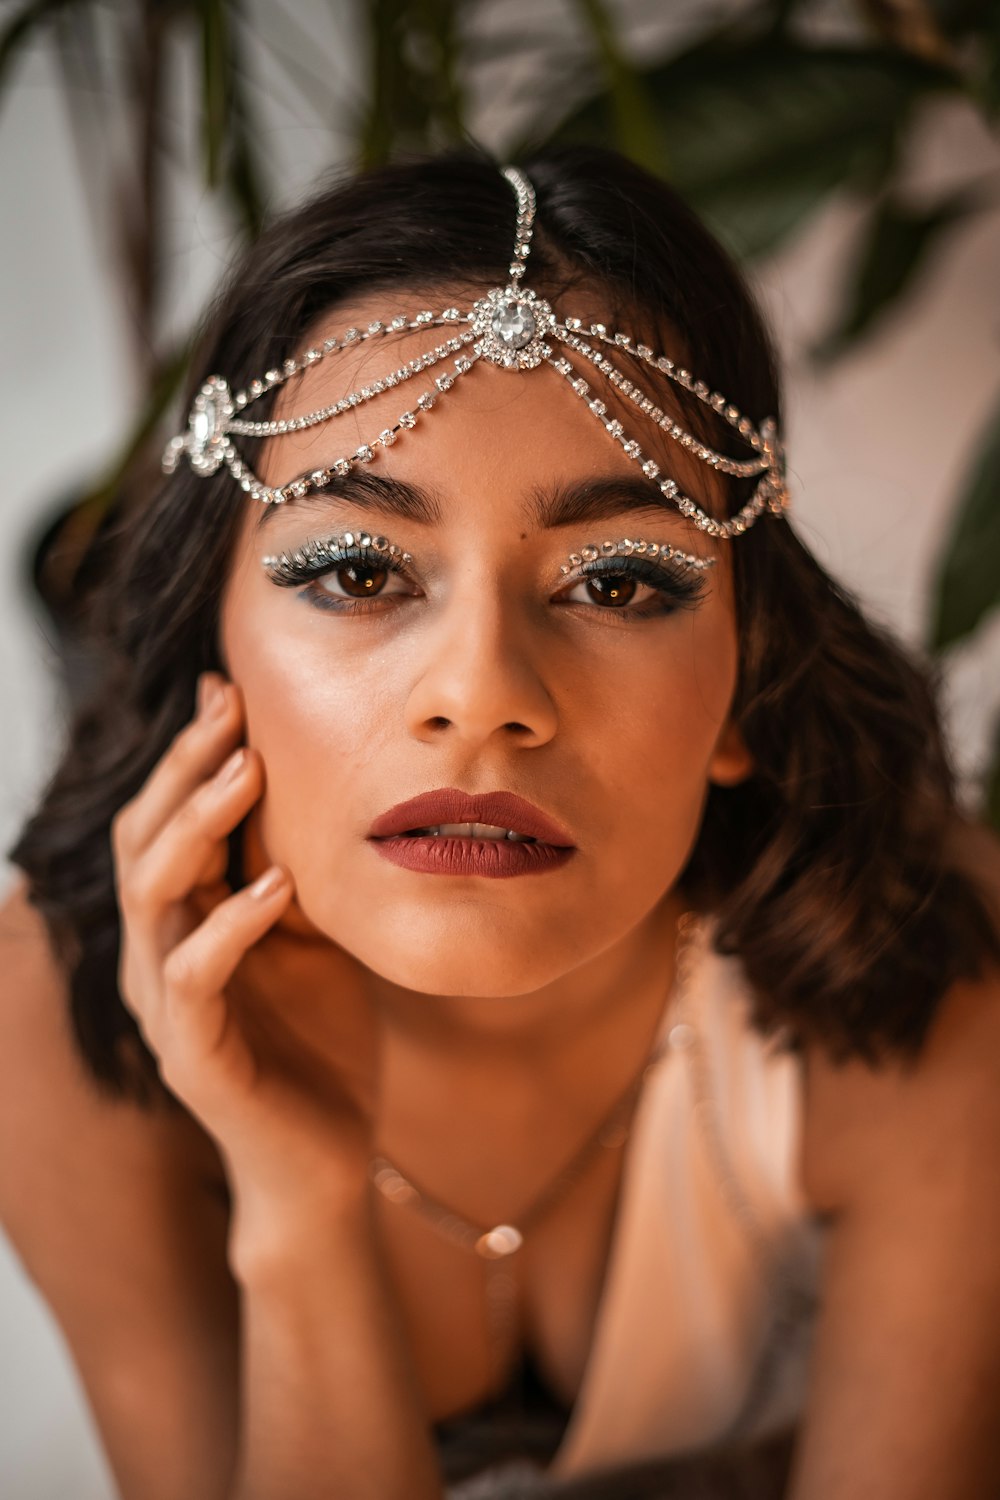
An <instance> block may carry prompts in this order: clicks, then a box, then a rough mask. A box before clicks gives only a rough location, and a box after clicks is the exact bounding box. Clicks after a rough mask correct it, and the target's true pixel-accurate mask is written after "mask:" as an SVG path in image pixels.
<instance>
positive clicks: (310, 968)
mask: <svg viewBox="0 0 1000 1500" xmlns="http://www.w3.org/2000/svg"><path fill="white" fill-rule="evenodd" d="M242 726H243V710H242V701H241V698H240V695H239V691H238V689H237V688H236V687H235V686H234V685H233V684H232V683H227V682H225V680H224V679H223V678H221V677H219V676H218V675H216V674H206V675H205V676H204V677H203V678H202V679H201V682H200V683H199V707H198V712H197V714H196V716H195V718H194V719H193V720H192V721H191V723H190V724H188V725H187V726H186V727H185V728H184V729H183V730H182V731H181V732H180V733H179V734H178V735H177V737H176V738H175V740H174V741H173V743H172V744H171V746H170V748H169V749H168V750H167V752H166V754H165V755H164V756H163V757H162V759H161V760H160V761H159V763H158V764H157V765H156V766H155V767H154V769H153V771H152V773H151V774H150V776H149V778H148V779H147V781H146V783H145V784H144V786H143V787H142V789H141V790H140V791H139V792H138V793H137V795H136V796H135V797H134V798H133V799H132V800H131V801H130V802H129V803H127V804H126V805H125V806H124V807H123V808H121V809H120V811H119V812H118V814H117V815H116V817H115V819H114V822H113V826H112V846H113V850H114V858H115V870H116V886H117V894H118V903H119V908H120V912H121V919H122V941H121V956H120V963H119V970H118V980H119V987H120V990H121V994H122V997H123V999H124V1000H125V1003H126V1004H127V1005H128V1006H129V1008H130V1010H131V1011H132V1012H133V1014H134V1015H135V1017H136V1019H137V1021H138V1023H139V1027H140V1029H141V1031H142V1034H143V1037H144V1038H145V1040H146V1042H147V1044H148V1046H149V1047H150V1048H151V1050H152V1051H153V1052H154V1053H155V1055H156V1057H157V1059H158V1062H159V1068H160V1075H161V1077H162V1079H163V1081H164V1083H165V1084H166V1085H167V1087H168V1088H169V1089H170V1090H171V1092H172V1093H174V1094H175V1095H176V1096H177V1098H178V1099H180V1101H181V1102H182V1103H183V1104H184V1105H185V1106H186V1107H187V1108H188V1109H189V1110H190V1111H191V1112H192V1114H193V1115H194V1116H196V1118H197V1119H198V1120H199V1121H200V1122H201V1124H202V1125H203V1126H204V1127H205V1129H206V1130H207V1131H208V1132H209V1133H210V1134H211V1136H212V1137H213V1138H214V1140H215V1141H216V1143H217V1145H218V1147H219V1149H220V1152H221V1154H222V1156H223V1159H224V1162H225V1165H226V1168H227V1172H228V1175H229V1178H230V1187H231V1190H232V1192H233V1199H234V1211H235V1215H236V1218H237V1220H238V1221H239V1222H240V1223H241V1224H242V1225H243V1226H244V1232H245V1233H246V1232H250V1233H251V1234H253V1233H256V1232H258V1231H262V1232H266V1225H267V1224H269V1223H272V1222H274V1219H275V1211H276V1210H277V1211H278V1212H279V1213H280V1214H282V1215H287V1213H289V1212H291V1213H292V1214H293V1216H294V1215H302V1216H304V1217H305V1218H306V1219H308V1217H309V1216H310V1215H314V1214H316V1213H322V1211H323V1207H324V1204H326V1203H327V1202H328V1201H329V1200H330V1199H331V1196H332V1197H333V1199H334V1200H335V1199H336V1197H337V1195H338V1194H342V1192H343V1191H344V1190H345V1189H346V1190H347V1191H348V1192H349V1193H350V1194H352V1195H354V1196H357V1194H358V1192H359V1191H360V1189H361V1187H362V1185H363V1184H365V1182H366V1171H367V1162H368V1157H369V1155H370V1150H371V1140H372V1131H373V1115H374V1105H375V1095H376V1077H377V1053H378V1026H377V1018H376V1017H375V1015H374V1014H373V1010H372V1006H371V1004H370V1003H369V1000H368V996H367V994H366V991H365V986H364V975H365V973H366V971H365V970H364V969H363V967H362V966H361V965H359V964H358V963H357V962H356V960H354V959H353V958H351V957H350V955H349V954H347V953H345V952H344V950H343V949H341V948H339V947H338V946H337V945H336V944H335V943H333V942H332V941H330V940H329V939H327V938H325V937H323V936H322V935H321V934H316V937H315V939H311V938H303V937H302V936H301V935H300V934H299V932H296V933H295V934H294V935H290V934H289V933H287V932H283V931H282V929H281V925H280V922H281V918H282V917H283V916H285V915H287V914H290V913H291V910H292V906H293V882H292V880H291V877H290V875H289V874H288V872H287V871H285V870H283V869H282V868H281V867H279V866H273V867H272V868H271V869H270V870H268V871H266V872H265V873H264V874H263V875H262V876H261V877H260V878H259V879H258V880H257V881H256V882H255V883H254V884H253V885H251V886H249V887H248V888H246V889H245V890H240V891H237V892H236V893H235V894H234V893H233V892H232V890H231V889H230V887H229V886H228V885H227V884H226V883H225V880H224V878H223V877H224V874H225V870H226V865H227V837H228V835H229V834H230V833H231V832H232V830H233V829H234V828H235V827H236V825H237V824H238V823H239V822H240V821H241V820H242V819H243V818H244V817H245V816H246V815H247V813H248V812H249V810H250V809H251V807H252V806H253V804H254V803H255V802H256V801H257V800H258V798H259V797H260V795H261V793H262V791H263V786H264V768H263V764H262V762H261V760H260V757H259V756H258V755H257V754H256V753H255V752H254V751H253V750H252V749H249V748H248V747H246V746H240V748H238V749H237V746H238V745H239V744H240V741H241V739H242ZM301 925H302V924H301V923H297V924H296V926H297V927H299V929H300V930H301ZM248 1223H249V1224H252V1226H253V1229H252V1231H248V1230H247V1225H248Z"/></svg>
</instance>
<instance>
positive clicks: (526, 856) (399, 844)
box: [369, 834, 576, 880]
mask: <svg viewBox="0 0 1000 1500" xmlns="http://www.w3.org/2000/svg"><path fill="white" fill-rule="evenodd" d="M369 842H370V843H372V844H374V846H375V848H376V850H377V851H378V853H379V854H381V856H382V858H383V859H389V860H391V861H392V863H393V864H394V865H400V866H402V868H403V869H404V870H418V871H420V872H421V873H422V874H424V875H481V876H483V877H484V878H485V879H486V880H506V879H508V878H509V877H510V876H511V875H545V874H547V873H548V871H549V870H558V869H560V868H561V867H562V866H563V865H564V864H566V862H567V861H568V860H569V859H570V858H571V857H572V855H573V854H575V853H576V850H575V849H574V848H573V846H572V845H570V846H559V845H556V844H525V843H521V842H519V841H516V840H514V839H473V838H462V837H460V836H459V835H457V834H455V835H449V834H443V835H441V834H438V835H437V836H435V835H434V834H427V835H426V836H420V837H417V838H406V837H404V836H403V835H397V836H396V837H394V838H387V839H370V840H369Z"/></svg>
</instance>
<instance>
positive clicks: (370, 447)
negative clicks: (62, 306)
mask: <svg viewBox="0 0 1000 1500" xmlns="http://www.w3.org/2000/svg"><path fill="white" fill-rule="evenodd" d="M502 172H503V175H504V177H505V178H506V179H507V181H508V182H509V183H510V185H511V187H512V188H513V190H514V192H515V194H516V196H517V232H516V237H515V245H514V258H513V260H512V261H511V264H510V269H509V273H508V275H509V281H508V284H507V286H506V287H494V288H492V290H490V291H488V292H487V293H486V294H485V296H483V297H480V299H479V300H478V302H475V303H474V304H473V306H472V309H471V310H470V311H466V312H463V311H462V309H461V308H458V307H446V308H445V310H444V311H443V312H442V313H441V314H440V315H438V316H436V315H435V314H434V313H432V312H429V311H425V312H418V313H417V315H416V317H414V318H412V319H410V318H407V317H405V316H403V315H402V314H400V315H398V316H396V317H394V318H392V319H391V320H390V321H389V322H387V323H382V322H374V323H370V324H369V325H368V327H367V328H366V329H358V328H348V329H347V331H346V332H345V333H343V334H342V335H341V336H340V338H328V339H326V340H325V342H324V343H322V344H320V345H318V346H316V347H315V348H312V349H307V350H306V352H305V353H304V354H303V355H301V356H300V357H299V358H298V359H286V360H285V361H284V363H283V364H282V365H281V366H280V368H277V367H276V368H275V369H273V370H268V371H267V373H266V374H265V375H264V377H263V379H260V380H252V381H251V382H250V384H249V385H248V386H247V387H246V389H245V390H241V391H238V392H236V393H235V394H234V393H233V392H232V391H231V390H230V388H229V385H228V384H227V382H226V381H225V380H224V379H223V378H222V376H221V375H212V376H211V377H210V378H209V379H208V380H206V382H205V384H204V385H203V386H202V388H201V390H200V391H199V392H198V394H197V396H196V397H195V399H194V403H193V405H192V407H191V412H190V415H189V417H188V425H187V431H186V432H184V433H182V434H181V435H180V436H178V437H175V438H172V439H171V440H170V442H169V443H168V444H167V447H166V449H165V450H164V454H163V468H164V469H165V470H166V471H167V472H168V473H171V472H172V471H173V470H174V469H175V468H176V467H177V464H178V463H179V461H180V458H181V455H182V454H186V455H187V458H188V461H189V462H190V464H191V467H192V468H193V469H194V470H195V472H196V473H197V474H203V475H208V474H214V473H215V472H216V470H217V469H219V468H220V467H221V466H222V465H223V464H225V465H226V467H227V468H228V470H229V472H230V473H231V474H232V476H233V478H234V479H236V480H237V481H238V482H239V484H240V485H241V486H242V488H243V489H244V490H245V491H246V492H247V494H249V495H251V496H252V497H253V498H254V499H255V500H261V501H263V502H264V503H265V504H271V505H273V504H280V503H282V502H284V501H286V500H296V499H299V498H300V497H301V496H303V495H306V494H308V493H309V491H310V490H322V489H323V488H324V486H325V485H327V484H329V483H330V481H331V479H332V478H333V477H334V476H335V475H344V474H349V473H350V471H351V470H352V469H353V468H354V467H355V465H356V464H368V463H371V461H372V459H373V458H374V457H375V454H376V451H377V449H378V448H379V447H380V446H381V447H383V448H388V447H390V446H391V444H393V443H394V442H395V441H396V438H397V437H398V436H399V434H400V432H402V431H404V430H405V429H408V428H411V427H414V426H416V423H417V419H418V418H419V417H420V416H421V415H422V414H423V413H425V412H428V411H430V409H431V408H432V407H433V406H434V404H435V402H436V401H437V400H438V399H439V397H440V396H441V395H442V394H443V393H444V392H446V391H448V390H450V389H451V387H452V386H453V385H454V384H455V381H456V380H457V379H459V378H460V377H461V376H463V375H466V374H467V373H468V372H469V370H471V369H472V367H473V365H475V364H476V363H477V362H478V361H479V360H481V359H486V360H489V361H490V363H491V364H494V365H499V366H500V367H501V368H502V369H506V370H533V369H535V368H536V367H537V366H538V365H540V364H543V363H544V364H547V365H549V366H550V367H551V368H552V369H553V370H555V371H556V372H557V373H558V374H559V375H561V376H562V377H563V379H564V380H565V381H566V382H567V384H568V385H569V387H570V389H571V390H572V391H574V392H575V393H576V395H577V396H579V397H580V399H581V400H582V401H584V402H585V403H586V404H587V407H588V409H589V410H590V411H591V412H592V413H593V415H594V416H595V417H596V418H597V420H598V421H599V422H600V423H601V424H602V425H603V426H604V428H605V429H606V430H607V432H608V433H609V434H610V436H611V437H612V438H614V439H615V441H616V442H618V443H620V444H621V447H622V448H623V450H624V451H625V453H626V454H627V455H628V457H629V458H631V459H633V460H634V461H635V463H637V464H638V465H639V466H640V468H641V469H642V472H643V474H645V475H646V477H647V478H648V479H652V480H654V481H655V482H656V483H657V484H658V486H659V488H660V490H661V491H662V492H663V494H664V495H665V496H666V497H667V499H669V500H671V501H672V502H673V503H674V505H676V507H677V509H678V510H679V511H680V512H681V513H682V514H683V515H685V516H686V517H687V518H688V519H689V520H690V521H691V522H692V523H693V524H694V525H695V526H697V527H698V528H699V529H700V530H701V531H704V532H706V533H707V534H708V535H709V536H714V537H722V538H730V537H733V536H738V535H740V534H741V533H742V532H744V531H746V530H747V528H748V527H749V526H752V525H753V523H754V521H755V520H756V519H757V517H758V516H759V515H760V514H761V513H762V512H763V511H764V510H768V511H770V512H771V513H772V514H773V515H776V516H777V515H781V513H782V511H783V510H784V509H785V507H786V506H787V505H788V501H789V497H788V490H787V486H786V483H785V464H784V453H783V449H782V445H781V443H780V441H779V439H778V432H777V424H776V423H775V421H774V420H773V418H771V417H767V418H765V420H764V421H762V422H761V423H760V425H759V426H756V427H755V426H754V424H753V423H752V422H751V421H750V420H749V418H747V417H744V416H743V415H742V413H741V412H739V411H738V410H737V408H736V407H735V406H733V405H732V404H731V403H729V402H727V401H726V399H725V398H724V397H723V396H720V395H719V394H718V393H717V392H715V391H712V390H710V389H709V387H708V386H707V385H706V384H705V383H704V381H702V380H696V379H695V378H694V376H693V375H692V374H691V372H690V371H689V370H685V369H682V368H680V367H679V366H677V365H675V364H674V362H673V360H670V359H667V358H666V357H665V356H664V355H657V354H655V353H654V352H653V350H652V349H651V348H649V347H648V346H647V345H646V344H641V343H636V342H633V340H632V338H631V336H630V335H629V334H627V333H616V332H612V331H609V330H608V329H607V328H606V327H605V326H604V324H603V323H591V324H590V325H589V326H588V327H585V326H584V324H583V322H582V321H581V319H580V318H574V317H565V318H561V317H559V316H558V315H557V314H556V313H555V312H554V311H553V309H552V307H551V306H550V305H549V303H548V302H546V301H545V299H544V298H543V297H539V296H536V294H535V293H534V292H533V291H531V290H530V289H529V288H527V287H525V286H524V285H523V277H524V269H525V261H526V260H527V258H528V254H529V252H530V250H531V234H532V228H533V225H534V219H535V193H534V189H533V188H532V186H531V183H530V182H529V181H528V179H527V177H526V176H525V175H524V173H523V172H522V171H520V169H519V168H517V167H503V168H502ZM424 327H427V328H454V329H456V332H455V333H454V334H453V335H452V336H451V337H450V338H447V339H445V340H444V341H443V342H442V343H440V344H437V345H436V346H435V347H434V348H432V349H429V350H428V351H427V352H426V353H425V354H422V355H419V356H418V357H417V358H416V359H411V360H409V361H408V362H407V363H406V364H404V365H400V366H399V368H398V369H395V370H390V371H388V372H387V373H386V374H385V375H383V376H381V377H380V378H379V379H378V380H373V381H372V382H371V384H370V385H365V386H362V387H361V388H360V390H357V391H351V392H350V394H348V395H346V396H342V397H341V398H340V400H339V401H336V402H334V403H332V404H331V405H329V406H323V407H320V408H319V409H318V410H317V411H312V412H308V413H306V414H305V415H304V416H300V417H284V418H282V419H281V420H280V421H271V422H253V421H247V420H246V419H245V418H243V417H242V416H241V415H240V413H241V412H242V411H243V410H244V408H245V407H247V406H250V405H252V403H253V402H254V401H256V400H257V399H258V398H259V397H260V396H263V395H264V393H265V392H266V391H270V390H273V389H274V387H275V386H279V385H283V384H284V382H285V381H286V380H289V379H290V378H291V377H292V376H293V375H298V374H300V373H301V372H302V371H303V370H307V369H309V368H310V366H312V365H314V364H316V363H317V362H318V361H319V360H321V359H325V358H326V357H327V356H328V355H330V354H333V353H335V352H336V351H337V350H340V349H348V348H351V347H353V346H354V345H356V344H360V343H363V342H364V341H365V340H367V339H383V338H385V337H386V336H387V335H389V334H393V333H403V332H406V331H407V330H409V329H416V328H424ZM556 343H557V344H560V345H561V346H562V348H563V349H564V350H569V351H572V352H573V353H574V354H576V355H578V356H579V357H580V360H581V362H583V363H584V365H586V364H590V365H592V366H593V367H594V368H595V369H596V370H599V371H600V373H601V374H602V375H604V376H605V377H606V378H607V380H608V381H609V382H610V383H611V385H613V386H614V387H615V388H616V389H617V390H618V391H619V392H620V393H621V395H622V396H624V397H626V398H627V399H628V400H629V401H631V403H632V404H633V406H635V408H636V409H637V411H639V412H641V413H642V415H643V416H645V417H647V418H648V419H649V420H650V421H652V422H654V423H655V424H656V426H657V427H659V428H660V429H661V430H662V431H663V432H665V433H666V434H667V435H668V437H671V438H673V439H674V441H675V442H678V443H680V445H681V446H682V447H683V448H686V449H688V451H689V452H691V453H693V454H694V455H695V457H696V458H699V459H701V460H702V461H703V462H704V463H706V464H709V465H710V466H711V467H712V468H714V469H719V470H721V472H722V473H723V474H731V475H733V476H735V477H737V478H741V479H744V478H748V477H751V476H753V475H755V474H759V475H760V476H761V477H760V481H759V483H758V484H757V486H756V487H755V489H754V492H753V494H752V495H751V497H750V499H749V500H748V501H747V502H746V504H745V505H744V506H743V507H742V508H741V509H740V510H739V511H738V512H737V513H736V515H734V516H731V517H729V519H728V520H725V521H718V520H716V519H715V518H714V517H713V516H710V515H708V514H707V512H705V511H704V510H702V509H701V508H700V506H698V505H696V504H695V502H694V501H693V500H692V499H690V498H689V497H688V496H687V495H684V494H682V493H681V491H680V489H679V488H678V486H677V484H676V482H675V481H674V480H673V479H670V478H661V476H660V468H659V465H658V464H657V463H656V461H655V460H654V459H652V458H649V457H647V455H646V454H645V453H644V452H643V450H642V448H641V447H640V445H639V443H638V442H637V441H636V440H635V439H634V438H633V437H630V436H629V434H628V433H627V432H625V430H624V429H623V427H622V424H621V422H620V421H619V420H618V419H617V418H616V417H613V416H610V415H609V413H608V409H607V406H606V405H605V403H604V402H603V401H602V400H601V399H600V397H599V395H597V394H595V392H594V391H593V390H592V389H591V386H590V384H589V383H588V381H587V380H586V379H585V378H584V376H583V375H582V374H581V373H580V369H579V368H578V367H577V366H576V365H574V364H573V362H572V360H571V359H569V358H568V357H567V355H566V354H565V353H559V354H556V353H555V352H554V351H553V348H552V345H553V344H556ZM608 347H610V348H612V349H615V350H618V351H620V352H621V353H622V354H627V355H630V356H631V357H632V359H633V360H634V361H636V362H638V364H639V365H648V366H649V367H650V368H651V369H653V370H657V371H659V373H660V374H663V375H666V376H667V377H668V378H669V379H670V380H672V381H674V382H676V384H678V385H680V386H683V387H684V389H685V390H687V391H690V392H691V393H692V394H693V395H694V396H696V397H697V398H698V400H699V401H702V402H704V404H705V405H706V406H709V407H711V409H712V410H713V411H716V412H718V414H719V415H720V416H721V417H722V418H723V419H724V420H725V421H726V422H728V423H729V425H730V426H731V427H733V428H734V429H735V430H736V431H737V432H738V433H739V435H740V437H741V438H743V439H744V440H745V441H746V442H747V443H748V444H749V445H750V447H751V448H753V449H754V450H755V452H756V454H757V457H755V458H750V459H735V458H729V457H727V456H726V455H725V454H723V453H716V452H715V451H714V449H712V448H709V447H707V446H706V445H705V444H704V443H703V442H701V440H700V439H699V438H697V437H695V436H693V434H691V433H690V432H687V431H685V429H684V428H683V427H681V426H680V425H679V424H678V423H677V422H675V421H674V419H673V417H672V416H670V415H669V414H668V413H667V412H665V411H663V410H662V409H661V408H660V407H659V406H658V405H657V404H656V402H655V401H654V400H653V399H652V397H650V396H649V395H647V393H646V392H645V391H644V390H643V389H642V388H641V387H640V386H639V385H638V384H637V383H636V382H635V381H634V380H631V379H629V378H628V377H627V376H626V375H625V374H624V373H623V372H622V371H621V370H619V369H618V367H617V365H615V364H613V363H612V361H611V360H610V359H609V358H608V357H607V355H606V354H605V353H604V352H603V351H604V348H608ZM449 356H455V357H454V359H453V362H452V368H451V369H450V370H448V369H445V370H443V371H442V373H441V374H439V375H438V376H437V377H436V378H435V380H434V382H433V385H432V386H430V387H428V389H426V390H424V391H422V392H421V393H420V395H418V396H417V398H416V400H415V401H414V402H413V404H412V408H411V410H409V411H405V412H403V414H402V415H401V416H400V417H399V419H398V420H397V421H396V422H395V423H394V425H393V426H392V427H387V428H385V429H384V430H383V431H382V432H380V433H379V434H378V436H377V437H373V438H372V439H371V440H370V441H369V442H367V443H362V445H361V447H360V448H358V449H356V450H355V452H354V453H352V454H350V455H345V456H343V457H341V458H337V459H334V460H333V462H332V463H331V464H330V466H329V467H328V468H323V469H314V470H313V471H312V472H311V473H308V474H301V475H299V476H298V477H297V478H296V479H292V480H291V481H290V482H289V483H288V484H284V485H281V486H280V487H278V488H271V487H270V486H269V485H266V484H264V482H263V481H262V480H261V479H258V477H257V475H256V474H254V472H253V470H252V469H251V468H250V466H249V464H248V463H247V462H246V461H245V460H244V459H243V458H241V456H240V454H239V452H238V451H237V448H236V446H235V444H234V443H233V438H234V437H240V436H243V437H279V436H281V435H282V434H285V433H289V432H301V431H302V430H303V429H304V428H307V427H315V426H316V425H318V424H319V423H321V422H328V421H331V420H332V419H333V418H334V417H337V416H340V415H341V413H342V412H345V411H350V410H351V409H352V408H354V407H356V406H361V405H362V404H363V403H364V402H366V401H371V400H373V399H374V397H375V396H378V395H380V394H381V393H382V392H383V391H387V390H390V389H391V388H392V387H394V386H397V385H402V384H404V382H406V381H407V380H411V379H413V377H414V376H415V375H419V374H420V373H421V372H422V371H424V370H427V369H431V368H433V367H434V366H435V365H439V364H442V363H443V362H444V361H445V360H447V359H448V358H449Z"/></svg>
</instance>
